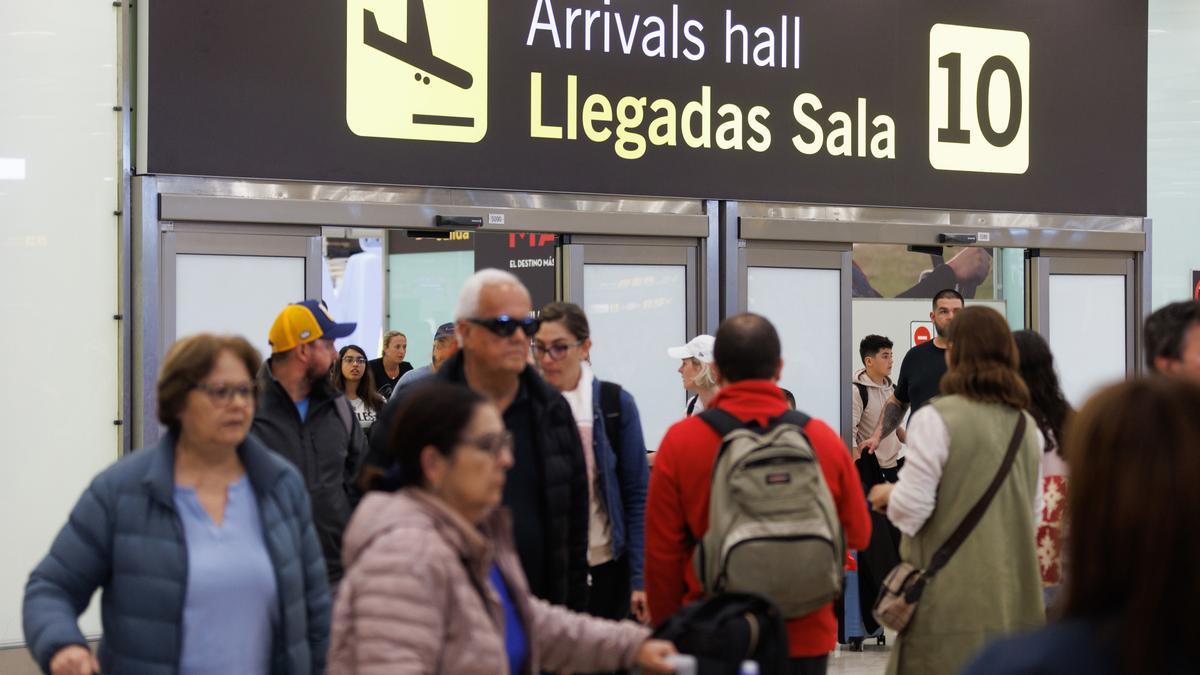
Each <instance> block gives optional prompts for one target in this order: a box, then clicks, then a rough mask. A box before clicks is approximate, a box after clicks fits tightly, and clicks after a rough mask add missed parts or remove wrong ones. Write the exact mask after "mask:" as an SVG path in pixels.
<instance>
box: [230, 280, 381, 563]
mask: <svg viewBox="0 0 1200 675" xmlns="http://www.w3.org/2000/svg"><path fill="white" fill-rule="evenodd" d="M354 328H355V324H353V323H336V322H334V320H333V317H331V316H329V313H328V311H327V310H326V309H325V305H324V303H322V302H320V301H317V300H305V301H304V302H300V303H296V304H294V305H288V306H287V307H285V308H284V309H283V311H282V312H280V314H279V316H278V317H277V318H276V319H275V323H274V324H273V325H272V326H271V332H270V338H269V340H270V343H271V358H269V359H267V361H266V363H264V364H263V367H262V369H261V370H260V371H259V373H258V388H259V400H258V408H257V410H255V412H254V426H253V427H251V430H250V431H251V433H252V434H254V435H255V436H256V437H258V439H259V440H260V441H262V442H263V444H264V445H266V446H267V447H268V448H271V449H272V450H274V451H275V452H277V453H279V454H280V455H282V456H283V457H284V458H285V459H287V460H288V461H289V462H291V463H292V464H294V465H296V467H297V468H298V469H300V474H301V475H302V476H304V483H305V486H306V487H307V488H308V492H309V495H310V496H311V498H312V513H313V524H314V525H315V526H316V529H317V537H318V538H319V539H320V540H321V550H322V552H323V553H324V555H325V566H326V568H327V569H328V572H329V583H330V586H333V585H334V584H336V583H337V582H338V581H339V580H340V579H341V578H342V532H343V530H345V529H346V523H347V522H348V521H349V520H350V512H351V511H352V510H353V507H354V502H355V501H356V499H355V496H356V494H357V492H356V488H355V484H354V479H355V477H356V476H357V475H358V470H359V467H360V466H361V464H362V458H363V456H364V455H365V454H366V445H367V439H366V435H365V434H363V430H362V427H360V426H359V425H358V421H357V420H356V419H355V418H354V415H353V414H352V413H351V411H350V406H349V403H348V402H347V401H346V399H345V396H344V395H343V394H342V393H341V392H340V391H337V390H336V389H335V388H334V387H333V384H331V383H330V381H329V369H330V366H331V365H332V364H333V362H334V360H335V359H336V358H337V350H336V349H334V346H333V340H334V338H340V337H346V336H348V335H350V334H351V333H353V332H354Z"/></svg>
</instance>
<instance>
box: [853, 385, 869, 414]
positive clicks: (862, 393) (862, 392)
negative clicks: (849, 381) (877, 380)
mask: <svg viewBox="0 0 1200 675" xmlns="http://www.w3.org/2000/svg"><path fill="white" fill-rule="evenodd" d="M854 388H855V389H858V399H859V400H860V401H862V406H863V410H866V409H867V385H865V384H863V383H862V382H855V383H854Z"/></svg>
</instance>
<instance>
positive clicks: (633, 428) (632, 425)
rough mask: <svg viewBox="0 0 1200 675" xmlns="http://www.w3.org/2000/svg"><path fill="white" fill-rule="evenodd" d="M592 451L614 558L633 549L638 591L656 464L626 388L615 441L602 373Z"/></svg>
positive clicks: (596, 383) (595, 396)
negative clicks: (652, 462)
mask: <svg viewBox="0 0 1200 675" xmlns="http://www.w3.org/2000/svg"><path fill="white" fill-rule="evenodd" d="M592 410H593V412H592V452H593V453H595V455H596V475H597V476H598V477H599V479H600V494H601V495H603V499H604V505H605V511H606V513H608V521H609V523H610V524H611V526H612V554H613V559H614V560H615V559H620V557H621V556H622V555H624V554H626V553H628V555H629V558H628V559H627V561H626V562H628V563H629V580H630V585H631V586H632V588H633V590H635V591H640V590H642V568H643V561H644V560H645V555H644V553H643V552H644V550H645V543H646V486H647V484H648V483H649V482H650V466H649V465H648V464H647V463H646V441H645V439H644V438H643V437H642V420H641V417H640V416H639V415H638V409H637V404H636V403H635V402H634V400H633V395H632V394H630V393H629V392H627V391H625V390H624V389H622V390H621V432H620V433H621V438H620V439H618V442H617V446H618V447H619V448H620V452H621V456H620V457H618V456H617V450H616V449H615V448H614V447H613V444H612V443H611V442H609V439H608V433H607V431H606V428H605V426H604V411H602V410H601V409H600V378H598V377H596V378H592Z"/></svg>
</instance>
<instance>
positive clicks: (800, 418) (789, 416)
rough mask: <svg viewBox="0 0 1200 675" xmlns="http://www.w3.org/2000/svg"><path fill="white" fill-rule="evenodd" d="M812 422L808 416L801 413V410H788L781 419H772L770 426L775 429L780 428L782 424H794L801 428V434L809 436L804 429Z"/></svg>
mask: <svg viewBox="0 0 1200 675" xmlns="http://www.w3.org/2000/svg"><path fill="white" fill-rule="evenodd" d="M811 421H812V418H811V417H809V416H808V415H805V414H804V413H802V412H800V411H799V410H786V411H784V413H783V414H782V415H780V416H779V417H775V418H773V419H771V421H770V422H769V425H770V426H769V428H771V429H774V428H775V427H777V426H779V425H780V424H794V425H796V426H797V427H799V429H800V433H802V434H805V436H807V433H806V432H805V431H804V428H805V427H807V426H808V423H809V422H811Z"/></svg>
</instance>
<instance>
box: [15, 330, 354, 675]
mask: <svg viewBox="0 0 1200 675" xmlns="http://www.w3.org/2000/svg"><path fill="white" fill-rule="evenodd" d="M259 361H260V356H259V354H258V351H257V350H255V349H254V347H251V346H250V344H249V343H248V342H246V341H245V340H244V339H242V338H240V337H215V336H212V335H197V336H193V337H190V338H185V339H183V340H181V341H179V342H178V343H176V344H175V346H174V347H173V348H172V349H171V351H170V352H169V353H168V354H167V357H166V359H165V361H164V364H163V370H162V375H161V377H160V378H159V382H158V418H159V421H161V422H162V423H163V424H164V425H166V426H167V428H168V433H167V434H166V435H165V436H164V437H163V439H162V440H161V441H160V442H159V443H158V445H156V446H154V447H151V448H145V449H143V450H138V451H136V452H134V453H133V454H131V455H128V456H126V457H125V458H123V459H121V460H120V461H118V462H117V463H115V464H113V465H112V466H110V467H109V468H107V469H105V470H104V471H102V472H101V473H100V475H98V476H96V478H95V479H93V480H92V483H91V485H89V486H88V488H87V489H86V490H85V491H84V493H83V495H82V496H81V497H80V498H79V502H78V503H77V504H76V505H75V508H74V509H73V510H72V511H71V516H70V518H69V519H68V520H67V523H66V524H65V525H64V526H63V528H62V530H61V531H59V533H58V536H57V537H56V538H55V539H54V543H53V545H52V546H51V548H50V552H49V554H48V555H47V556H46V557H45V558H44V559H43V560H42V561H41V562H40V563H39V564H38V566H37V567H36V568H35V569H34V570H33V573H32V574H31V575H30V577H29V583H28V584H27V585H26V587H25V602H24V607H23V619H24V628H25V642H26V644H27V645H28V647H29V651H30V653H31V654H32V655H33V657H34V659H36V661H37V663H38V665H39V666H40V667H41V669H42V671H43V672H46V673H52V674H53V675H91V674H92V673H101V672H102V673H105V674H106V675H107V674H111V675H121V674H123V673H139V674H141V673H146V674H151V675H177V674H178V675H192V674H194V673H242V674H247V675H267V674H268V673H269V674H271V675H275V674H279V675H284V674H288V675H310V674H311V675H319V674H320V673H322V672H324V670H325V655H326V652H327V650H328V647H329V604H330V600H329V586H328V584H327V582H326V579H325V565H324V562H323V561H322V557H321V547H320V545H319V544H318V543H317V534H316V531H315V529H314V528H313V524H312V518H311V517H310V515H309V513H310V508H309V500H308V494H307V493H306V492H305V490H304V483H303V481H302V480H301V478H300V474H299V473H297V472H296V470H295V469H294V468H292V467H291V466H290V465H289V464H288V463H287V462H285V461H283V460H282V459H280V458H279V457H278V456H277V455H275V454H274V453H272V452H271V451H270V450H268V449H267V448H266V447H264V446H263V445H262V444H261V443H259V442H258V441H257V440H255V438H254V437H253V436H247V432H248V431H249V430H250V420H251V417H252V416H253V414H254V398H255V384H254V379H253V373H254V370H255V369H256V368H257V367H258V363H259ZM97 588H100V589H102V593H101V596H100V607H101V619H102V621H103V627H104V637H103V639H102V640H101V642H100V649H99V653H98V655H97V656H93V655H92V653H91V650H90V649H88V643H87V640H86V639H85V638H84V635H83V633H82V632H81V631H80V630H79V624H78V618H79V615H80V613H82V612H83V610H84V609H85V608H86V607H87V606H88V603H89V602H90V601H91V598H92V594H93V593H94V592H95V591H96V589H97Z"/></svg>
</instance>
